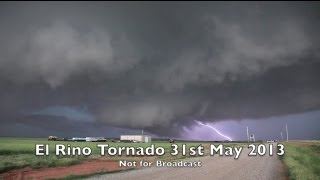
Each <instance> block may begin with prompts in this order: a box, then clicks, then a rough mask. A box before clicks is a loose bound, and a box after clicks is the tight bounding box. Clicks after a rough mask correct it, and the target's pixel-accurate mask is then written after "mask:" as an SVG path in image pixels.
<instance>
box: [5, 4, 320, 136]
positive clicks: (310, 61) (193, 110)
mask: <svg viewBox="0 0 320 180" xmlns="http://www.w3.org/2000/svg"><path fill="white" fill-rule="evenodd" d="M319 22H320V3H318V2H239V3H238V2H1V3H0V135H1V136H48V135H58V136H69V137H70V136H75V135H77V136H98V135H99V136H115V137H118V135H119V134H122V133H128V134H129V133H137V132H140V130H141V129H144V130H145V132H147V133H149V134H152V135H154V136H159V137H179V138H189V139H197V138H198V139H208V140H210V139H212V140H215V139H220V138H221V137H219V136H218V135H217V134H215V133H214V132H211V131H210V132H209V131H208V129H207V128H205V127H200V126H199V125H197V124H196V123H195V122H194V120H198V121H202V122H204V123H209V124H211V125H213V126H217V128H219V129H221V131H223V132H224V133H226V134H228V135H230V136H232V138H233V139H235V140H243V139H246V136H245V135H246V130H245V127H246V126H249V127H250V130H251V131H252V133H255V134H256V136H258V137H259V138H260V139H266V138H279V135H280V132H281V131H283V128H284V127H285V124H288V127H290V137H292V138H294V139H319V138H320V131H319V130H318V129H317V128H315V127H320V112H319V111H320V80H319V79H320V52H319V50H320V23H319ZM204 132H206V133H204ZM201 133H202V134H201ZM283 133H284V131H283ZM270 134H272V135H270Z"/></svg>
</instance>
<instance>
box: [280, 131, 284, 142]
mask: <svg viewBox="0 0 320 180" xmlns="http://www.w3.org/2000/svg"><path fill="white" fill-rule="evenodd" d="M280 134H281V140H282V141H283V134H282V131H281V133H280Z"/></svg>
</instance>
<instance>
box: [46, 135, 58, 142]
mask: <svg viewBox="0 0 320 180" xmlns="http://www.w3.org/2000/svg"><path fill="white" fill-rule="evenodd" d="M57 139H58V137H57V136H49V137H48V141H56V140H57Z"/></svg>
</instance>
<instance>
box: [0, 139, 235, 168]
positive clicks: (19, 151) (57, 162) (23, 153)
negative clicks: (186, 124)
mask: <svg viewBox="0 0 320 180" xmlns="http://www.w3.org/2000/svg"><path fill="white" fill-rule="evenodd" d="M35 144H49V152H50V153H49V156H35ZM55 144H65V145H67V144H70V145H71V146H79V147H90V148H91V149H92V154H91V155H90V156H63V157H62V156H61V157H59V156H56V155H55ZM97 144H109V146H112V147H118V146H131V147H132V146H133V147H138V146H140V147H146V146H150V145H151V144H150V143H117V142H105V143H101V142H99V143H96V142H70V141H48V140H47V139H45V138H11V137H0V173H1V172H5V171H8V170H11V169H18V168H23V167H31V168H40V167H55V166H63V165H71V164H76V163H79V162H81V161H83V160H86V159H102V160H120V159H121V160H149V161H153V160H157V159H163V160H176V159H181V158H187V156H182V155H178V156H171V155H170V154H169V151H170V150H171V144H170V143H168V142H163V141H162V142H161V141H158V142H157V141H154V142H152V144H154V145H155V146H156V147H158V146H162V147H164V148H165V150H166V155H164V156H151V157H149V156H148V157H146V156H144V157H141V156H140V157H137V156H100V150H99V148H97ZM176 144H178V145H179V146H181V144H187V146H198V145H199V144H202V145H204V146H209V143H206V144H205V143H203V142H202V143H200V142H192V143H190V142H178V143H176ZM229 145H230V146H232V145H236V144H231V143H230V144H229ZM205 149H206V150H207V149H209V148H207V147H205Z"/></svg>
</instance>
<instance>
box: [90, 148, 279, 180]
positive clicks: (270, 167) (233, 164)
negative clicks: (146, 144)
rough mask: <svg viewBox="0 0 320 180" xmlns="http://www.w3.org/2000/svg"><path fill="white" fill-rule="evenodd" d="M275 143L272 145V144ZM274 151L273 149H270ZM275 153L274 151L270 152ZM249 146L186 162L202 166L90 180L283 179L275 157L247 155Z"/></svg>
mask: <svg viewBox="0 0 320 180" xmlns="http://www.w3.org/2000/svg"><path fill="white" fill-rule="evenodd" d="M274 146H276V144H274ZM274 150H275V149H274ZM274 152H276V151H274ZM248 154H249V149H247V148H245V149H243V151H242V153H241V155H240V157H239V159H237V160H235V159H234V158H233V157H226V156H217V155H215V156H206V157H201V158H190V159H188V160H186V161H201V162H202V167H148V168H141V169H138V170H132V171H127V172H122V173H113V174H107V175H100V176H95V177H93V178H89V179H90V180H102V179H103V180H104V179H117V180H118V179H119V180H129V179H130V180H131V179H139V180H149V179H157V180H162V179H163V180H165V179H175V180H179V179H181V180H182V179H183V180H184V179H198V180H200V179H201V180H203V179H208V180H209V179H210V180H212V179H217V180H219V179H223V180H225V179H226V180H229V179H230V180H233V179H241V180H245V179H248V180H251V179H252V180H256V179H259V180H263V179H266V180H267V179H268V180H272V179H285V178H284V176H283V171H282V169H283V167H282V163H281V161H280V160H279V159H278V156H277V155H276V154H275V155H273V156H269V155H265V156H256V157H253V156H248Z"/></svg>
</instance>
